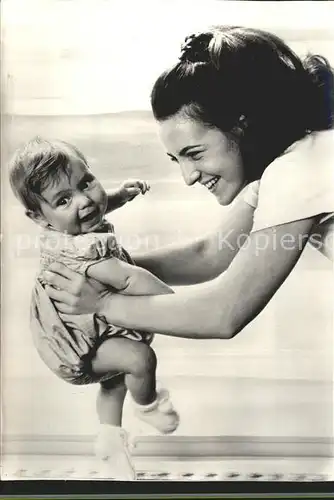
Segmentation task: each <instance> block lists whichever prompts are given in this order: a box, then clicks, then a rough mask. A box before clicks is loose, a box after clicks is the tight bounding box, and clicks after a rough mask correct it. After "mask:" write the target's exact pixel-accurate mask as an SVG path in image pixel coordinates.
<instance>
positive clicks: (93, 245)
mask: <svg viewBox="0 0 334 500" xmlns="http://www.w3.org/2000/svg"><path fill="white" fill-rule="evenodd" d="M119 252H120V250H119V246H118V243H117V240H116V237H115V235H114V234H112V233H87V234H80V235H78V236H75V237H73V238H72V239H71V243H70V245H69V246H68V248H66V249H64V250H63V251H62V252H61V255H60V257H61V261H62V262H63V263H64V264H66V265H67V266H68V267H70V268H71V269H73V270H74V271H76V272H79V273H80V274H86V272H87V269H88V268H89V267H90V266H91V265H92V264H95V263H96V262H99V261H102V260H107V259H110V258H112V257H117V258H118V257H119Z"/></svg>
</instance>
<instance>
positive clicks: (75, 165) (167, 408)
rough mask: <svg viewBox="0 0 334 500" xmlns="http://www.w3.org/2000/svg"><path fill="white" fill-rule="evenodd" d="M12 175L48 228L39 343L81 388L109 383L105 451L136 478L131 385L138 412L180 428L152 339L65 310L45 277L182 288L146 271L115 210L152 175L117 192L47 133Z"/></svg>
mask: <svg viewBox="0 0 334 500" xmlns="http://www.w3.org/2000/svg"><path fill="white" fill-rule="evenodd" d="M10 181H11V186H12V188H13V191H14V193H15V195H16V196H17V197H18V198H19V200H20V201H21V202H22V204H23V206H24V207H25V210H26V215H27V216H28V217H30V218H31V219H32V220H33V221H34V222H36V223H37V224H39V225H40V226H41V227H42V228H43V232H42V235H41V240H40V253H41V272H40V273H39V275H38V277H37V280H36V283H35V287H34V290H33V295H32V304H31V326H32V332H33V338H34V343H35V346H36V348H37V350H38V352H39V354H40V356H41V358H42V359H43V360H44V362H45V363H46V365H47V366H48V367H49V368H50V369H51V370H52V371H53V372H54V373H55V374H57V375H58V376H59V377H60V378H62V379H63V380H65V381H67V382H69V383H72V384H90V383H94V382H99V383H100V391H99V394H98V399H97V412H98V416H99V420H100V431H99V433H98V437H97V441H96V452H97V454H98V456H99V457H101V458H103V459H109V458H110V459H111V460H112V462H113V463H115V462H116V458H115V456H117V457H118V458H117V460H118V462H119V463H120V460H121V461H122V460H123V472H124V471H126V472H125V473H124V475H125V477H126V478H127V479H133V478H134V477H135V476H134V471H133V467H132V464H131V460H130V456H129V453H128V450H127V435H126V432H125V431H124V429H122V428H121V419H122V407H123V402H124V396H125V391H126V388H127V389H128V390H129V392H130V394H131V396H132V399H133V400H134V405H135V408H136V414H137V416H138V417H139V418H140V419H142V420H143V421H145V422H146V423H148V424H150V425H152V426H153V427H155V428H156V429H157V430H159V431H160V432H162V433H170V432H173V431H174V430H175V429H176V428H177V426H178V422H179V417H178V414H177V413H176V411H175V410H174V408H173V406H172V404H171V401H170V399H169V394H168V391H167V390H165V389H160V390H159V391H157V389H156V364H157V360H156V356H155V353H154V351H153V349H152V348H151V347H150V343H151V341H152V335H151V334H148V333H145V332H139V331H129V330H125V329H123V328H119V327H117V326H114V325H110V324H108V323H107V322H106V321H105V320H103V318H100V317H97V316H95V315H66V314H62V313H58V311H57V309H56V308H55V306H54V304H53V302H52V301H51V300H50V299H49V298H48V296H47V294H46V292H45V290H44V285H45V282H44V280H43V274H44V272H46V270H47V268H48V266H49V265H50V263H51V262H54V261H55V260H57V261H60V262H63V263H65V264H66V265H67V266H68V267H69V268H71V269H73V270H75V271H77V272H80V273H83V274H84V273H86V275H88V276H89V277H90V278H92V279H93V280H94V284H96V286H99V287H102V286H103V287H104V288H105V287H111V288H112V289H113V290H115V289H116V290H118V291H119V293H122V294H129V295H158V294H166V293H173V291H172V290H171V289H170V288H169V287H168V286H167V285H166V284H165V283H163V282H162V281H160V280H159V279H158V278H156V277H155V276H154V275H152V274H151V273H150V272H148V271H146V270H145V269H142V268H139V267H136V266H135V264H134V262H133V260H132V259H131V257H130V256H129V254H128V253H127V252H126V251H125V250H124V249H123V248H122V247H121V246H120V245H119V244H118V243H117V240H116V237H115V233H114V228H113V226H112V225H111V224H110V223H109V222H107V220H106V219H105V215H106V213H108V212H111V211H112V210H115V209H117V208H119V207H121V206H122V205H124V204H125V203H126V202H128V201H130V200H131V199H133V198H134V197H135V196H137V194H139V193H140V192H141V193H143V194H144V193H145V192H146V191H147V190H148V189H149V186H148V185H147V184H146V183H145V182H144V181H126V182H124V183H123V184H122V185H121V186H120V188H119V189H118V190H116V191H115V192H113V193H112V194H109V196H108V195H107V193H106V191H105V190H104V189H103V187H102V186H101V184H100V183H99V181H98V180H97V179H96V178H95V177H94V175H93V174H92V173H91V171H90V169H89V167H88V164H87V161H86V159H85V157H84V156H83V155H82V153H81V152H80V151H79V150H78V149H77V148H76V147H75V146H73V145H70V144H68V143H65V142H63V141H58V140H57V141H49V140H46V139H43V138H40V137H37V138H35V139H33V140H31V141H29V142H28V143H27V144H26V145H25V146H24V147H23V148H21V149H19V150H18V151H17V152H16V153H15V155H14V157H13V159H12V160H11V163H10Z"/></svg>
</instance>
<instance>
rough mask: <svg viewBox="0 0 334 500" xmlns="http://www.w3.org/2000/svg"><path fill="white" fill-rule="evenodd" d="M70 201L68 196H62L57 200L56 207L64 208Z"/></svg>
mask: <svg viewBox="0 0 334 500" xmlns="http://www.w3.org/2000/svg"><path fill="white" fill-rule="evenodd" d="M70 201H71V197H70V196H62V197H61V198H59V200H57V203H56V205H57V207H65V206H66V205H68V204H69V203H70Z"/></svg>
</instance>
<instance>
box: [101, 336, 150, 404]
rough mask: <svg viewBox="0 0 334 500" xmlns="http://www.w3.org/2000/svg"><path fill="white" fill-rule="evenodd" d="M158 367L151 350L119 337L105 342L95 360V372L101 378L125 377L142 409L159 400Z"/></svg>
mask: <svg viewBox="0 0 334 500" xmlns="http://www.w3.org/2000/svg"><path fill="white" fill-rule="evenodd" d="M156 366H157V359H156V356H155V353H154V351H153V349H151V347H149V346H148V345H146V344H144V343H142V342H136V341H134V340H129V339H126V338H119V337H113V338H109V339H107V340H105V341H104V342H103V343H102V344H101V345H100V347H99V348H98V349H97V352H96V355H95V356H94V358H93V360H92V370H93V372H94V373H95V374H97V375H104V374H106V373H108V372H121V373H124V374H125V384H126V387H127V388H128V389H129V391H130V393H131V396H132V397H133V399H134V401H135V402H136V403H137V404H139V405H148V404H150V403H152V402H153V401H154V400H155V399H156V397H157V393H156V384H155V383H156V380H155V372H156Z"/></svg>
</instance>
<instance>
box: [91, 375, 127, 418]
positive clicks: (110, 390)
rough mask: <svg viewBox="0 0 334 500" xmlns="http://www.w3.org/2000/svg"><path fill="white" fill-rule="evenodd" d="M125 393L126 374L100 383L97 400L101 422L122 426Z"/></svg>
mask: <svg viewBox="0 0 334 500" xmlns="http://www.w3.org/2000/svg"><path fill="white" fill-rule="evenodd" d="M125 395H126V387H125V383H124V375H118V376H116V377H114V378H112V379H110V380H107V381H106V382H102V383H101V384H100V390H99V393H98V395H97V401H96V407H97V413H98V416H99V420H100V424H109V425H115V426H118V427H121V425H122V413H123V404H124V399H125Z"/></svg>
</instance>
